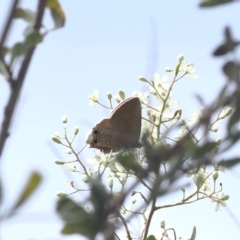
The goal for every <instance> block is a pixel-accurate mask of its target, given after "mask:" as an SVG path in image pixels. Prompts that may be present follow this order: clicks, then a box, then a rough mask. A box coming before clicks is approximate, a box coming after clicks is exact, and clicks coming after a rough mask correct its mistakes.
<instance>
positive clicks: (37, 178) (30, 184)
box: [13, 172, 42, 210]
mask: <svg viewBox="0 0 240 240" xmlns="http://www.w3.org/2000/svg"><path fill="white" fill-rule="evenodd" d="M41 180H42V177H41V175H40V174H39V173H37V172H33V173H32V174H31V176H30V177H29V180H28V181H27V183H26V186H25V187H24V189H23V191H22V193H21V195H20V196H19V198H18V200H17V202H16V204H15V205H14V207H13V210H16V209H17V208H19V207H20V206H21V205H23V204H24V203H25V202H26V200H27V199H28V198H29V197H30V196H31V195H32V194H33V193H34V191H36V190H37V188H38V187H39V184H40V183H41Z"/></svg>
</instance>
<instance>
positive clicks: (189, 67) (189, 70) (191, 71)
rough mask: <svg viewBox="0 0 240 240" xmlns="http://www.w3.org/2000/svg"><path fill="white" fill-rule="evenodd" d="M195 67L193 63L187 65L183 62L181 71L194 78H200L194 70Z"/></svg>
mask: <svg viewBox="0 0 240 240" xmlns="http://www.w3.org/2000/svg"><path fill="white" fill-rule="evenodd" d="M193 66H194V64H193V63H188V64H186V63H185V62H182V63H181V66H180V68H179V71H181V72H184V73H186V74H187V75H189V76H190V77H192V78H198V75H197V72H196V69H192V67H193Z"/></svg>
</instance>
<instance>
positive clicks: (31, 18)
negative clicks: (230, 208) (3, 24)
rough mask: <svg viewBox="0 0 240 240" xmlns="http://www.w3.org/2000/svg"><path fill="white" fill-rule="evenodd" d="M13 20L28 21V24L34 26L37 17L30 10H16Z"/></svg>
mask: <svg viewBox="0 0 240 240" xmlns="http://www.w3.org/2000/svg"><path fill="white" fill-rule="evenodd" d="M13 18H20V19H23V20H24V21H26V22H27V23H30V24H34V22H35V19H36V15H35V13H34V12H32V11H31V10H30V9H24V8H16V9H15V12H14V15H13Z"/></svg>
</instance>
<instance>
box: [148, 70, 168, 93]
mask: <svg viewBox="0 0 240 240" xmlns="http://www.w3.org/2000/svg"><path fill="white" fill-rule="evenodd" d="M166 81H167V75H164V76H163V77H162V78H160V76H159V74H158V73H155V74H154V75H153V84H154V87H153V86H151V85H150V84H147V86H148V88H149V91H150V93H151V94H153V95H157V92H158V93H159V94H160V95H164V93H166V92H167V90H168V88H169V85H168V84H166V83H165V82H166ZM156 91H157V92H156Z"/></svg>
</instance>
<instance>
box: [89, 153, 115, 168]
mask: <svg viewBox="0 0 240 240" xmlns="http://www.w3.org/2000/svg"><path fill="white" fill-rule="evenodd" d="M88 162H90V163H97V164H98V165H103V166H108V167H109V168H110V169H111V170H112V171H114V172H115V171H117V168H116V166H115V162H116V158H115V157H112V154H108V155H106V154H104V153H102V152H99V153H98V155H95V157H94V158H93V159H88ZM97 168H98V167H97Z"/></svg>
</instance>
